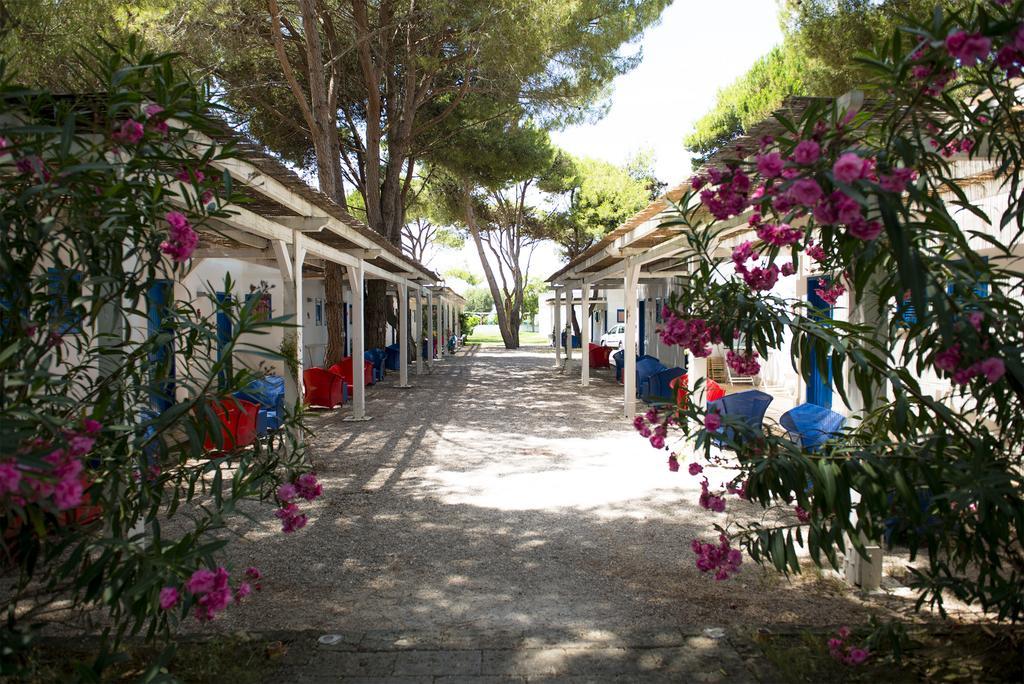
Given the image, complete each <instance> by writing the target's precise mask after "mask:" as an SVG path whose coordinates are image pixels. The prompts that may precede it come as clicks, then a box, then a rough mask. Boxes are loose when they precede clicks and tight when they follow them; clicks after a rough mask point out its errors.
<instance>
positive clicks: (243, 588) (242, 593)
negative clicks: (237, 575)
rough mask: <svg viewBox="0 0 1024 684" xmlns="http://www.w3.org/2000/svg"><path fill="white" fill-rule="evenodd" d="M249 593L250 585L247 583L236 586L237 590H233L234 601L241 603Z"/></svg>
mask: <svg viewBox="0 0 1024 684" xmlns="http://www.w3.org/2000/svg"><path fill="white" fill-rule="evenodd" d="M251 593H252V585H250V584H249V583H248V582H242V583H241V584H239V585H238V589H236V590H235V601H241V600H242V599H244V598H245V597H246V596H248V595H249V594H251Z"/></svg>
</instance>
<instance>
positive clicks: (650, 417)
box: [644, 408, 658, 423]
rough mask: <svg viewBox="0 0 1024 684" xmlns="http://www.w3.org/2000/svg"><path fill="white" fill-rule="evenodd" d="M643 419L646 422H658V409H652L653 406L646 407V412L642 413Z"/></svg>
mask: <svg viewBox="0 0 1024 684" xmlns="http://www.w3.org/2000/svg"><path fill="white" fill-rule="evenodd" d="M644 419H645V420H646V421H647V422H648V423H657V422H658V409H653V408H652V409H648V410H647V412H646V413H645V414H644Z"/></svg>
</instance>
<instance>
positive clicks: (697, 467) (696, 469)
mask: <svg viewBox="0 0 1024 684" xmlns="http://www.w3.org/2000/svg"><path fill="white" fill-rule="evenodd" d="M687 470H688V471H689V473H690V474H691V475H699V474H700V473H703V472H704V466H702V465H701V464H700V463H691V464H690V465H689V467H688V468H687Z"/></svg>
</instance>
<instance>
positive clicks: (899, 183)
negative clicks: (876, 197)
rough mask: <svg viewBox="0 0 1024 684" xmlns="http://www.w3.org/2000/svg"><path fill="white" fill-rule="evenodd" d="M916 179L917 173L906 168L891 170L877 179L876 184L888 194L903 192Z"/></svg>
mask: <svg viewBox="0 0 1024 684" xmlns="http://www.w3.org/2000/svg"><path fill="white" fill-rule="evenodd" d="M916 179H917V171H914V170H913V169H907V168H898V169H892V170H890V171H889V173H883V174H882V175H880V176H879V177H878V184H879V185H880V186H881V187H882V189H883V190H886V191H888V192H903V191H904V190H906V189H907V186H908V185H910V184H911V183H913V182H914V181H915V180H916Z"/></svg>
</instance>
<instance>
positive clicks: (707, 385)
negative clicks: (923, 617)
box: [669, 373, 725, 408]
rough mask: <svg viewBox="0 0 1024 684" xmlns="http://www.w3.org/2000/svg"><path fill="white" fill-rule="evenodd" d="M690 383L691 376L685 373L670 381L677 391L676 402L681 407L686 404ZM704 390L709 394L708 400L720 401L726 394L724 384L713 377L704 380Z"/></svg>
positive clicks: (670, 385)
mask: <svg viewBox="0 0 1024 684" xmlns="http://www.w3.org/2000/svg"><path fill="white" fill-rule="evenodd" d="M689 384H690V380H689V377H687V375H686V374H685V373H684V374H683V375H680V376H679V377H678V378H676V379H675V380H672V381H671V382H670V383H669V387H672V388H674V389H675V391H676V404H677V405H678V406H679V407H680V408H684V407H685V406H686V397H687V395H688V394H689V390H687V386H688V385H689ZM704 392H705V393H706V394H707V397H708V402H712V401H718V400H719V399H721V398H722V397H724V396H725V390H724V389H722V386H721V385H719V384H718V383H717V382H715V381H714V380H712V379H711V378H708V379H707V380H705V381H704Z"/></svg>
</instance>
